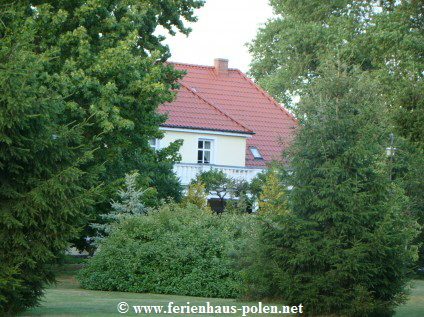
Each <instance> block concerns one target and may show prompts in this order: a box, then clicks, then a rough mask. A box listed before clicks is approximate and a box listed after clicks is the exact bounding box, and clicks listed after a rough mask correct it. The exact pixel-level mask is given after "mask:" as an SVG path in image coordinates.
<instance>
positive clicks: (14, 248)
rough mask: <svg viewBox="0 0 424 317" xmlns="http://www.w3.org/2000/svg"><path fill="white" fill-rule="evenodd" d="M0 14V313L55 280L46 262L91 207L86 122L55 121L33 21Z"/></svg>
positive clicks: (57, 105) (56, 99)
mask: <svg viewBox="0 0 424 317" xmlns="http://www.w3.org/2000/svg"><path fill="white" fill-rule="evenodd" d="M8 9H9V10H8V11H7V12H3V14H1V19H2V22H3V25H7V26H8V28H6V29H2V31H1V36H0V315H2V316H9V315H14V314H15V313H16V312H18V311H20V310H23V309H25V308H27V307H32V306H34V305H36V304H37V302H38V300H39V298H40V295H41V294H42V290H43V285H44V284H45V283H48V282H52V281H53V280H54V275H53V272H52V268H51V265H52V264H53V263H55V261H56V260H57V257H58V255H59V254H60V253H61V252H63V250H64V249H65V248H66V246H67V243H68V242H67V241H68V240H69V239H71V238H73V237H74V236H75V234H76V233H77V228H76V227H75V223H76V222H77V221H78V220H79V219H81V218H84V215H83V214H81V212H80V211H81V210H82V209H86V208H88V207H90V206H92V204H93V201H94V198H95V196H94V194H95V192H96V188H95V186H96V183H97V182H98V180H97V178H96V173H93V172H92V171H91V170H90V169H88V168H86V167H87V166H88V163H90V161H91V160H92V159H93V152H94V151H95V146H94V145H93V144H92V143H84V142H83V140H84V133H85V132H86V131H87V130H88V128H89V124H88V123H87V122H86V121H84V120H80V121H75V122H69V123H67V124H64V123H63V124H62V123H60V122H61V114H62V112H63V111H64V109H65V107H66V102H65V101H64V99H63V97H62V95H61V84H60V83H58V82H57V78H55V77H54V76H50V75H48V74H47V73H46V72H45V68H44V66H45V64H46V63H48V62H49V60H50V59H51V58H53V57H52V56H51V55H50V54H47V53H43V54H37V53H36V52H35V51H36V47H35V46H34V45H33V44H32V43H33V41H34V33H33V32H32V31H33V23H34V21H33V20H31V19H26V18H25V14H24V12H23V10H21V9H22V8H18V7H13V9H12V7H9V8H8Z"/></svg>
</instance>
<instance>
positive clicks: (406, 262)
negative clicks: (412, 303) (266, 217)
mask: <svg viewBox="0 0 424 317" xmlns="http://www.w3.org/2000/svg"><path fill="white" fill-rule="evenodd" d="M307 91H308V94H307V95H305V97H304V98H303V99H302V101H301V103H300V104H299V107H298V113H297V117H298V118H299V125H300V128H299V130H298V133H297V135H296V137H295V140H294V143H293V145H292V147H291V150H290V151H289V152H290V160H291V168H292V170H293V174H292V176H291V179H290V182H291V184H292V186H293V189H292V191H291V193H290V195H289V201H288V203H289V206H290V209H291V212H290V213H286V214H283V215H278V216H275V217H274V218H273V221H271V222H267V223H266V225H265V228H264V232H263V237H262V239H263V243H264V245H265V249H266V252H267V256H268V259H269V261H270V262H272V263H274V267H273V273H274V275H273V278H274V279H275V281H274V283H273V289H271V290H269V294H271V295H274V296H279V297H281V298H284V299H286V300H288V302H289V304H291V305H298V304H299V303H302V304H303V305H304V307H305V310H306V313H307V315H334V316H352V317H356V316H357V317H359V316H361V317H365V316H373V317H376V316H391V315H392V314H393V310H394V307H395V306H396V305H397V304H399V303H401V302H403V301H404V299H405V286H406V283H407V282H408V277H409V275H408V273H410V267H411V264H412V263H413V261H414V259H415V258H416V253H417V249H416V247H414V246H412V245H411V242H412V240H413V239H414V237H415V236H416V234H417V226H416V223H415V221H414V220H413V219H412V218H411V216H410V214H409V213H408V207H409V206H408V200H407V199H406V197H405V196H404V194H403V192H402V190H401V189H400V188H398V186H397V185H396V184H395V183H389V179H388V170H387V166H386V160H387V158H386V157H385V151H384V149H385V147H386V146H387V141H386V139H387V138H386V135H387V132H386V128H385V122H384V120H382V118H384V116H382V115H381V114H382V113H384V111H385V110H384V104H383V102H382V100H381V98H380V94H379V89H378V85H376V84H375V82H373V81H372V80H370V79H369V77H368V76H367V74H363V73H360V72H356V71H355V70H352V69H350V70H348V69H346V68H343V67H342V66H341V64H340V63H339V67H338V69H336V70H334V67H331V66H329V70H325V71H321V76H320V78H319V79H316V80H314V81H313V83H312V84H311V86H310V88H309V89H308V90H307Z"/></svg>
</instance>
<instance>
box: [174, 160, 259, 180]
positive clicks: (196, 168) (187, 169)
mask: <svg viewBox="0 0 424 317" xmlns="http://www.w3.org/2000/svg"><path fill="white" fill-rule="evenodd" d="M210 169H218V170H221V171H223V172H224V173H225V174H226V175H227V176H228V177H231V178H234V179H239V180H245V181H247V182H250V181H251V180H252V179H253V178H254V177H255V176H256V175H257V174H258V173H260V172H261V171H263V169H262V168H252V167H237V166H226V165H213V164H207V165H205V164H189V163H178V164H175V165H174V172H175V174H176V175H177V177H178V178H179V179H180V181H181V184H182V185H188V184H189V183H190V181H191V180H192V179H194V178H195V177H196V175H197V174H198V173H200V172H203V171H209V170H210Z"/></svg>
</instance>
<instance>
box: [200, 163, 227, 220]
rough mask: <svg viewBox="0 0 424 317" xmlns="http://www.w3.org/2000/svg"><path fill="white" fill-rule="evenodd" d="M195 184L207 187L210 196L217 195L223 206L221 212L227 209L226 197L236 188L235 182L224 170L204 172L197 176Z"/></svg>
mask: <svg viewBox="0 0 424 317" xmlns="http://www.w3.org/2000/svg"><path fill="white" fill-rule="evenodd" d="M193 182H197V183H198V182H201V183H202V184H204V185H205V190H206V192H207V193H208V194H209V195H216V196H218V198H219V201H220V204H221V210H220V211H221V212H222V211H223V210H224V208H225V197H226V196H227V195H229V193H230V192H231V191H232V190H233V188H234V180H233V179H232V178H230V177H228V176H227V175H225V173H224V172H223V171H222V170H219V169H213V168H211V169H210V170H208V171H202V172H200V173H199V174H197V175H196V179H195V180H194V181H193Z"/></svg>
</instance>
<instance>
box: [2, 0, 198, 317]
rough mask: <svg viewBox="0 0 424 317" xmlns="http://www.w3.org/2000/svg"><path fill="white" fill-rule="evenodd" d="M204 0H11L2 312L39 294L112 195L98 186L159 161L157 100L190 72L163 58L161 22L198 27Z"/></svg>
mask: <svg viewBox="0 0 424 317" xmlns="http://www.w3.org/2000/svg"><path fill="white" fill-rule="evenodd" d="M202 4H203V1H201V0H178V1H172V0H165V1H154V0H148V1H139V0H129V1H128V0H125V1H123V0H77V1H56V0H35V1H26V0H18V1H3V2H2V4H1V10H0V41H1V44H0V266H1V272H0V314H1V315H13V314H15V313H16V312H18V311H20V310H24V309H26V308H28V307H32V306H34V305H36V304H37V302H38V300H39V299H40V296H41V295H42V290H43V285H44V283H46V282H51V281H53V274H52V269H51V264H53V263H55V261H56V260H57V257H58V256H59V254H60V253H61V252H62V251H63V250H64V249H65V247H66V245H67V241H68V240H69V239H71V238H72V237H74V236H75V234H76V232H77V228H78V227H80V226H81V225H82V224H83V223H84V221H86V219H84V218H85V216H86V214H87V212H88V211H90V210H91V209H92V207H93V205H94V203H95V202H96V203H98V202H101V201H108V199H109V197H107V195H106V194H105V192H104V191H102V192H100V193H99V191H98V190H97V189H98V186H99V185H101V184H114V181H115V180H116V179H118V178H120V177H123V176H124V174H125V172H128V171H130V170H134V169H142V167H143V166H145V165H146V164H147V165H148V164H151V162H155V160H156V161H157V160H160V154H155V153H153V151H151V150H150V148H149V147H148V144H147V140H148V138H149V137H158V136H160V131H159V130H158V126H159V124H160V123H161V122H162V121H163V120H164V119H165V117H164V116H161V115H158V114H156V112H155V110H156V107H157V106H158V105H159V104H160V103H163V102H166V101H170V100H172V98H173V97H174V95H175V92H172V91H171V90H172V88H177V85H176V80H177V79H178V78H180V77H181V75H182V73H181V72H178V71H176V70H174V69H173V68H172V66H171V65H167V64H165V63H164V61H165V60H166V59H167V58H168V57H169V50H168V48H167V47H166V46H165V45H163V44H162V43H161V41H162V40H163V37H162V36H158V35H156V33H155V30H156V28H157V27H158V26H163V27H164V28H165V29H167V30H168V31H169V32H170V33H171V34H173V33H175V31H180V32H183V33H185V34H188V32H189V29H187V28H186V27H185V26H184V25H183V20H184V19H185V20H187V21H194V20H195V17H194V16H193V9H195V8H198V7H200V6H201V5H202ZM164 162H165V163H166V164H164V165H163V166H162V167H163V169H162V170H163V171H165V170H167V171H169V170H170V166H172V165H170V164H168V157H167V158H166V160H165V161H164ZM143 164H144V165H143ZM141 172H143V171H141ZM99 176H100V180H99ZM162 183H163V182H162ZM95 194H97V195H95ZM94 195H95V196H94Z"/></svg>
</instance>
